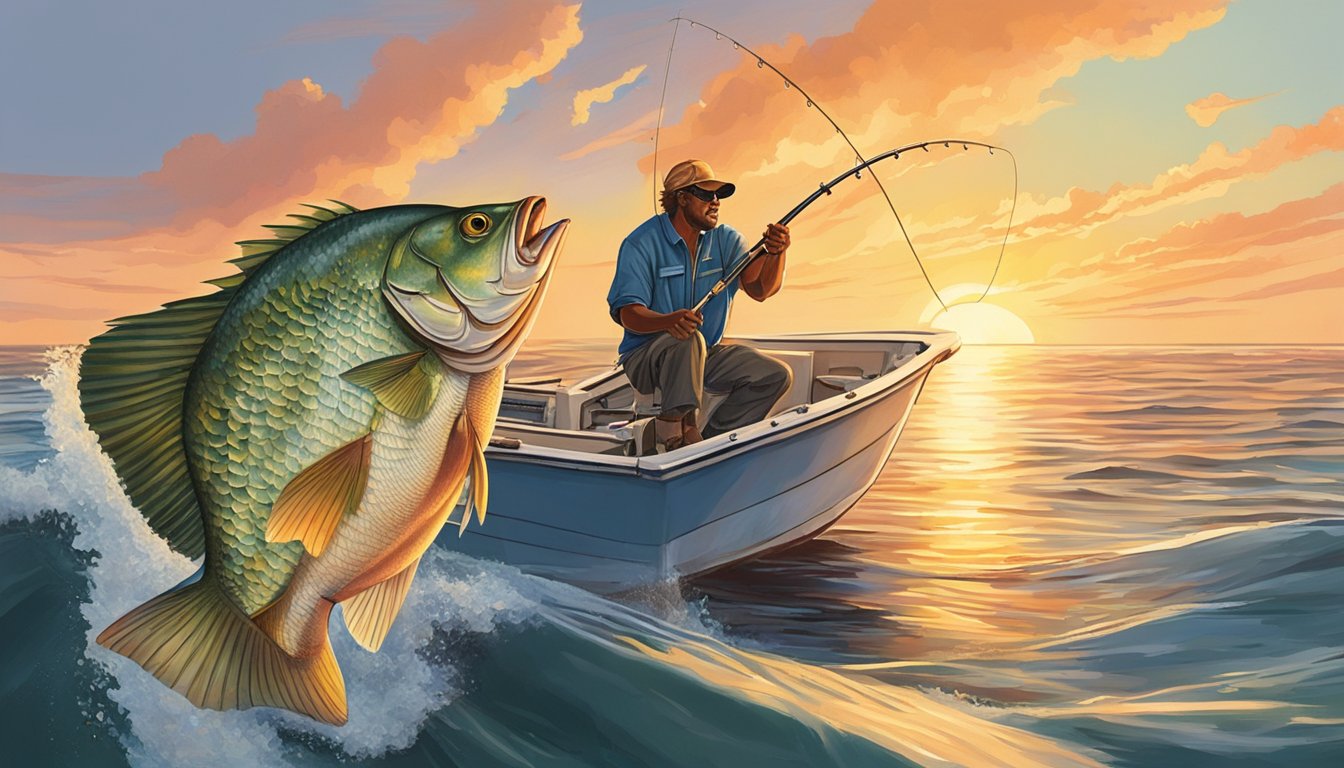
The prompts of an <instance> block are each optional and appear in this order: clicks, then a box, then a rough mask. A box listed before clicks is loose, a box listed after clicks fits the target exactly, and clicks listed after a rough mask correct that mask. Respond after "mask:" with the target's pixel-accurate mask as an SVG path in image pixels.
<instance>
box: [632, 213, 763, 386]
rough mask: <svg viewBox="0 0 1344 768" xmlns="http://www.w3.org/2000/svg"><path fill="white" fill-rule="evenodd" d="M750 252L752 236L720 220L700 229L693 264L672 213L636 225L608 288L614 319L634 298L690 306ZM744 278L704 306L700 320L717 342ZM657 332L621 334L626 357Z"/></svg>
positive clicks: (659, 307) (667, 308) (661, 308)
mask: <svg viewBox="0 0 1344 768" xmlns="http://www.w3.org/2000/svg"><path fill="white" fill-rule="evenodd" d="M746 253H747V242H746V240H745V239H743V237H742V235H741V233H739V232H738V231H737V230H735V229H733V228H732V227H730V226H727V225H726V224H720V225H719V226H717V227H714V228H713V229H711V230H708V231H705V232H701V233H700V245H699V249H698V252H697V253H696V257H695V263H694V264H691V263H690V249H689V248H687V246H686V242H685V241H683V240H682V239H681V235H679V234H677V230H676V229H675V228H674V227H673V226H672V219H671V218H669V217H668V215H667V214H665V213H660V214H658V215H657V216H654V217H653V218H651V219H649V220H648V221H645V222H644V223H643V224H640V225H639V226H638V227H636V228H635V231H633V232H631V233H630V235H629V237H627V238H625V240H624V241H623V242H622V243H621V248H620V251H619V252H618V253H617V256H616V275H615V276H614V277H613V278H612V281H611V290H609V291H608V292H607V306H608V307H609V309H610V311H611V319H612V320H615V321H616V322H617V323H618V324H619V323H620V321H621V308H622V307H626V306H629V305H631V304H642V305H644V306H646V307H648V308H649V309H651V310H653V311H654V312H659V313H662V314H667V313H668V312H675V311H676V310H678V309H690V308H691V307H693V306H695V304H696V302H698V301H700V299H701V298H703V297H704V295H705V294H706V293H709V289H710V288H713V287H714V284H715V283H716V282H718V281H719V279H720V278H722V277H723V275H724V272H725V271H731V269H732V268H733V266H734V265H735V264H737V263H738V261H739V260H740V259H742V258H744V257H745V256H746ZM740 282H741V281H740V280H734V281H733V284H732V285H730V286H728V287H727V288H725V289H724V290H723V292H722V293H720V294H719V295H718V296H715V297H714V298H713V299H711V300H710V302H709V303H708V304H706V305H705V307H704V309H703V310H701V312H702V314H703V315H704V318H705V322H704V324H703V325H701V326H700V333H701V334H702V335H703V336H704V337H705V344H706V345H708V346H711V347H712V346H714V345H715V344H718V343H719V341H720V340H721V339H723V329H724V326H725V325H727V323H728V310H729V309H730V308H731V307H732V303H733V296H734V295H735V294H736V293H737V290H738V288H739V287H740V286H739V284H740ZM655 335H656V334H645V333H635V332H634V331H631V330H630V329H629V328H626V329H625V336H624V337H623V338H622V339H621V347H620V356H621V358H622V359H624V358H625V356H626V355H627V354H629V353H630V352H631V351H632V350H634V349H636V348H638V347H639V346H640V345H642V344H644V343H645V342H648V341H651V340H653V338H654V336H655Z"/></svg>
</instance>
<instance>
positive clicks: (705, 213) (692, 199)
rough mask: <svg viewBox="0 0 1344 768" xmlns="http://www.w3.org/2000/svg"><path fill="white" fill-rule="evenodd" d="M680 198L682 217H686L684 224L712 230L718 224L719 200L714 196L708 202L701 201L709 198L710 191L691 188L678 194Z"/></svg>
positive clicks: (696, 187)
mask: <svg viewBox="0 0 1344 768" xmlns="http://www.w3.org/2000/svg"><path fill="white" fill-rule="evenodd" d="M678 195H679V196H680V197H681V201H680V205H681V210H682V213H683V215H684V216H685V217H686V223H688V224H690V225H691V226H693V227H695V228H696V229H701V230H708V229H713V228H714V227H716V226H718V224H719V198H718V195H714V196H713V197H711V198H710V199H709V200H702V199H701V198H702V197H709V196H710V190H707V189H705V188H703V187H699V186H694V185H693V186H691V187H688V188H687V189H684V190H682V191H681V192H679V193H678Z"/></svg>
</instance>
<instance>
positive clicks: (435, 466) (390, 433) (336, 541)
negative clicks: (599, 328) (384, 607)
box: [279, 371, 470, 653]
mask: <svg viewBox="0 0 1344 768" xmlns="http://www.w3.org/2000/svg"><path fill="white" fill-rule="evenodd" d="M469 382H470V378H469V377H468V376H465V375H462V374H458V373H453V372H451V371H450V372H448V373H446V374H445V376H444V383H443V386H442V388H441V390H440V391H439V397H438V399H437V400H436V401H435V404H434V407H433V408H432V409H431V410H430V412H429V413H427V414H426V415H425V416H424V418H423V419H420V420H418V421H410V420H407V419H403V418H401V417H400V416H397V415H395V414H388V415H385V416H384V417H383V418H382V419H381V420H380V424H379V427H378V429H376V430H374V432H373V448H372V458H371V460H370V465H369V480H368V487H367V488H366V490H365V492H364V498H363V500H362V501H361V502H360V505H359V509H358V510H357V511H356V512H355V514H353V515H350V516H348V517H347V518H346V519H345V520H344V521H343V522H342V523H341V527H340V528H339V529H337V531H336V535H335V536H334V537H333V538H332V540H331V542H330V543H329V544H328V545H327V548H326V550H325V551H323V553H322V556H321V557H320V558H306V559H304V560H303V565H302V567H300V568H299V569H298V571H297V572H296V573H295V576H294V580H293V581H292V582H291V583H290V584H289V588H288V590H287V595H286V597H287V598H288V600H289V603H290V605H292V606H295V607H294V608H293V609H291V610H289V611H286V613H285V619H284V623H283V625H282V630H281V634H280V638H279V642H280V643H281V646H282V647H284V648H285V650H287V651H289V652H290V653H296V652H298V650H299V649H301V648H304V647H307V646H310V645H311V644H313V643H314V642H317V641H320V640H321V639H323V638H325V636H326V625H327V616H328V611H329V610H330V606H329V604H327V603H329V601H330V599H331V596H332V595H335V594H337V593H339V592H340V591H342V590H343V589H344V588H345V587H346V586H347V585H348V584H350V583H351V582H352V581H354V580H355V578H356V577H358V576H360V575H361V574H362V573H364V571H365V570H366V569H367V568H368V567H369V564H370V563H375V562H378V561H380V560H381V559H382V558H383V557H384V556H385V555H386V554H387V553H388V551H389V550H390V549H391V548H392V547H393V545H394V544H395V543H396V540H397V538H398V537H399V536H400V535H401V534H402V532H403V531H405V530H406V529H407V528H408V527H409V526H411V525H412V524H414V523H415V522H416V521H417V520H418V519H419V518H421V517H422V516H423V514H424V510H422V506H423V504H424V502H425V501H426V499H425V495H426V492H427V491H428V490H429V487H430V485H431V484H432V483H433V481H434V479H435V476H436V474H437V472H438V471H439V466H440V463H441V457H442V455H443V446H444V445H445V444H446V443H447V442H448V435H449V433H450V432H451V431H452V429H453V423H454V422H455V421H457V418H458V416H459V415H460V414H461V413H462V407H463V405H464V403H465V400H466V394H467V387H468V384H469Z"/></svg>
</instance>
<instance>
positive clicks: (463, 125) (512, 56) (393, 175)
mask: <svg viewBox="0 0 1344 768" xmlns="http://www.w3.org/2000/svg"><path fill="white" fill-rule="evenodd" d="M582 37H583V32H582V30H581V29H580V27H579V16H578V6H576V5H558V4H555V3H550V2H536V1H535V0H517V1H515V2H508V3H490V4H481V5H480V6H479V7H478V8H477V10H476V11H475V13H474V14H473V15H472V16H471V17H470V18H467V19H464V20H461V21H460V22H458V23H456V24H455V25H454V26H452V27H451V28H448V29H444V30H442V31H439V32H437V33H434V34H431V35H429V36H428V37H427V38H425V39H424V40H423V41H422V40H418V39H415V38H412V37H401V38H396V39H393V40H391V41H389V42H388V43H387V44H385V45H384V46H383V47H382V48H381V49H380V50H379V51H378V52H377V53H376V54H375V56H374V60H373V72H372V74H371V75H370V76H369V77H368V79H367V80H366V81H365V82H364V83H363V84H362V85H361V87H360V90H359V92H358V94H357V95H356V96H355V97H354V98H353V99H352V100H351V102H350V103H349V104H348V105H346V104H345V103H343V101H342V99H341V98H340V97H339V96H336V95H333V94H330V93H327V92H326V91H325V90H324V89H323V88H322V87H321V85H320V84H319V83H316V82H314V81H313V80H312V79H310V78H301V79H296V80H291V81H289V82H287V83H285V84H283V85H281V86H280V87H278V88H276V89H274V90H272V91H269V92H267V93H266V94H265V95H264V96H263V97H262V99H261V101H260V103H259V104H258V105H257V107H256V123H255V127H254V130H253V131H252V133H251V134H250V135H247V136H243V137H241V138H238V139H234V140H229V141H225V140H223V139H221V138H219V137H218V136H215V135H212V134H198V135H195V136H190V137H188V138H186V139H185V140H183V141H182V142H181V143H179V144H178V145H177V146H176V147H174V148H172V149H171V150H169V151H168V152H167V153H166V154H165V155H164V157H163V163H162V166H161V167H160V168H159V169H158V170H156V171H153V172H149V173H145V174H142V175H140V176H139V177H136V178H111V179H100V178H61V177H44V176H24V175H14V174H7V175H6V174H0V211H3V213H2V214H0V230H3V232H4V233H5V238H6V239H7V240H8V241H10V242H9V244H7V245H0V322H3V323H4V325H5V327H6V330H5V332H4V335H5V336H6V337H7V338H11V337H12V338H28V339H31V340H33V341H59V340H62V338H63V339H64V340H69V339H70V338H72V336H71V335H69V334H71V332H72V329H75V328H78V329H81V332H79V333H78V334H77V335H75V336H73V338H83V337H86V336H88V335H90V334H93V333H96V332H97V331H98V330H99V326H98V324H96V323H91V322H89V321H88V320H89V319H88V318H87V317H86V315H87V314H88V313H72V312H71V311H70V309H71V308H76V307H104V308H108V309H111V311H110V312H108V311H100V316H101V317H103V318H106V317H109V316H112V315H115V314H126V313H129V312H132V311H144V310H146V309H149V308H152V306H153V304H151V303H149V299H150V298H153V299H158V300H161V301H166V300H170V299H173V298H178V297H180V296H181V294H182V293H183V291H192V290H206V289H203V288H195V287H192V284H194V283H196V282H199V281H201V280H205V279H209V278H211V277H217V276H220V275H221V274H223V273H225V272H227V271H228V270H227V269H225V268H223V267H221V266H220V262H221V261H222V259H224V258H228V257H230V256H231V255H234V254H232V253H231V251H233V248H232V246H229V245H226V244H228V243H231V242H232V241H234V240H237V239H239V234H238V233H239V232H240V231H242V232H245V233H249V232H252V231H256V232H257V234H258V235H262V234H263V233H262V232H261V230H260V227H261V225H262V224H265V223H272V222H271V220H272V219H282V218H283V216H282V214H283V213H285V212H288V211H290V210H298V208H299V206H298V203H299V202H301V201H305V200H313V199H317V200H321V199H325V198H329V197H335V198H340V199H344V200H347V201H348V202H350V203H353V204H355V205H357V206H360V207H367V206H371V205H378V204H383V203H387V202H394V201H397V200H400V199H401V198H402V197H403V196H404V195H405V194H406V193H407V191H408V185H409V182H410V181H411V179H412V178H413V177H414V175H415V173H416V168H417V166H419V165H420V164H422V163H431V162H435V161H439V160H443V159H446V158H449V157H452V156H453V155H454V154H456V153H457V152H458V150H459V149H460V148H461V147H462V146H463V145H464V144H466V143H468V142H470V141H472V140H473V139H474V138H475V137H476V135H477V133H478V132H479V131H480V130H481V129H483V128H485V127H486V126H488V125H490V124H491V123H493V122H494V121H495V120H496V119H497V118H498V117H499V115H500V113H501V111H502V110H503V108H504V106H505V104H506V103H507V100H508V97H509V92H510V90H512V89H515V88H518V87H520V86H521V85H523V84H525V83H526V82H528V81H529V80H532V79H535V78H538V77H540V76H542V75H545V74H547V73H549V72H550V71H551V70H552V69H553V68H554V67H555V66H556V65H557V64H559V63H560V61H562V60H563V59H564V57H565V56H566V55H567V54H568V52H569V51H570V50H571V49H572V48H573V47H574V46H576V45H577V44H578V43H579V42H580V40H581V39H582ZM408 86H411V87H408ZM246 236H248V235H247V234H244V235H243V237H246ZM72 268H73V269H74V270H75V271H77V272H78V273H79V274H81V275H83V276H85V277H86V278H87V279H85V280H83V281H77V282H74V283H71V282H66V283H61V282H57V281H54V280H51V279H47V276H48V275H57V274H63V273H64V274H69V272H68V270H70V269H72ZM63 271H64V272H63ZM132 284H139V285H145V286H161V289H159V290H156V291H149V292H146V294H145V297H146V301H144V302H139V301H137V302H135V303H133V304H132V303H129V302H128V301H127V300H126V299H125V298H124V297H122V298H121V299H118V298H116V297H115V296H114V295H113V294H116V293H125V289H124V288H123V289H118V288H116V287H115V286H125V285H132ZM20 295H43V296H48V297H50V302H51V303H50V305H49V306H48V307H47V308H46V309H42V308H40V307H39V305H36V304H32V303H31V302H20V301H18V298H19V296H20ZM11 334H12V336H11Z"/></svg>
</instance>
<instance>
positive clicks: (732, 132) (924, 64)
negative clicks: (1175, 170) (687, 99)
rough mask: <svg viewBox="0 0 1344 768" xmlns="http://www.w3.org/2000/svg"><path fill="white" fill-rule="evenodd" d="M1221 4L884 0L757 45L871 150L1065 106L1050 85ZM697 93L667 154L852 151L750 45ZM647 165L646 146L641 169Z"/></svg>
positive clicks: (744, 164) (753, 161) (718, 157)
mask: <svg viewBox="0 0 1344 768" xmlns="http://www.w3.org/2000/svg"><path fill="white" fill-rule="evenodd" d="M1225 5H1226V0H1180V1H1179V2H1174V3H1150V2H1091V3H1079V2H1073V1H1072V0H1045V1H1044V2H1038V3H1033V5H1032V9H1031V13H1030V14H1024V13H1022V10H1021V8H1020V7H1018V6H1015V5H1013V4H1011V3H978V2H962V3H947V2H935V1H934V0H923V1H922V2H905V1H901V0H882V1H879V2H876V3H874V4H873V5H872V6H871V7H870V8H869V9H868V10H867V11H866V12H865V13H864V15H863V16H862V17H861V18H860V19H859V21H858V22H857V23H856V25H855V27H854V29H853V31H851V32H847V33H844V34H841V35H837V36H834V37H828V38H821V39H818V40H817V41H815V42H814V43H812V44H810V45H807V44H805V43H804V41H803V40H802V38H801V37H796V36H795V37H792V38H790V39H789V40H788V41H786V42H785V43H784V44H782V45H778V46H762V47H760V48H759V49H757V50H758V51H759V52H760V54H761V55H762V56H764V57H765V58H766V59H768V60H769V61H770V62H771V63H773V64H775V65H776V66H778V67H779V68H780V69H781V70H783V71H785V72H788V73H790V74H791V76H792V77H793V78H794V79H795V80H797V81H798V83H799V84H800V85H801V86H802V87H803V88H804V89H806V90H807V91H808V92H809V93H810V94H811V95H812V97H813V98H814V99H815V100H816V102H817V103H818V104H820V105H822V106H823V107H824V108H825V109H826V110H827V112H828V113H830V114H831V115H832V116H833V117H834V118H835V119H836V121H837V122H838V123H839V124H840V125H841V126H843V127H844V128H845V129H846V131H847V132H848V133H849V134H850V135H851V136H852V137H853V138H854V140H855V143H856V144H857V145H858V147H859V149H860V151H862V152H865V153H873V152H876V151H879V150H881V149H886V148H888V146H887V145H888V144H889V143H890V138H889V137H891V136H900V135H910V129H911V128H912V126H916V125H917V126H918V127H919V132H920V134H921V135H924V136H937V135H958V134H959V135H964V136H966V137H968V138H975V137H983V136H988V135H991V134H993V133H994V132H995V131H996V130H998V129H999V128H1001V127H1002V126H1003V125H1005V124H1013V123H1019V124H1021V123H1030V122H1031V121H1033V120H1035V119H1036V118H1037V117H1039V116H1040V115H1041V114H1043V113H1044V112H1046V111H1048V110H1049V109H1052V108H1054V107H1055V106H1058V105H1059V103H1060V102H1059V100H1058V98H1055V97H1047V95H1046V94H1047V91H1049V90H1050V89H1051V88H1052V87H1054V86H1055V85H1057V84H1058V83H1059V82H1060V81H1061V80H1062V79H1064V78H1066V77H1069V76H1071V75H1073V74H1076V73H1077V72H1078V71H1079V69H1080V68H1081V67H1082V65H1083V64H1084V63H1086V62H1088V61H1091V60H1095V59H1099V58H1103V57H1110V58H1112V59H1126V58H1146V57H1153V56H1157V55H1159V54H1161V53H1162V52H1163V51H1165V50H1166V49H1167V48H1168V47H1169V46H1170V45H1171V44H1173V43H1175V42H1177V41H1179V40H1181V39H1183V38H1184V37H1185V36H1186V35H1187V34H1188V33H1189V32H1191V31H1193V30H1197V29H1201V28H1204V27H1207V26H1210V25H1212V24H1214V23H1216V22H1217V21H1218V20H1220V19H1221V18H1222V16H1223V14H1224V7H1225ZM696 31H697V32H699V33H700V34H707V33H705V32H704V31H703V30H696ZM725 31H731V30H725ZM700 101H701V103H700V104H696V105H692V106H691V107H689V108H688V109H687V110H686V112H685V113H684V114H683V115H682V117H681V119H680V120H679V121H678V122H677V123H676V124H674V125H667V126H665V128H664V131H663V134H664V136H663V141H664V143H665V145H666V147H667V149H668V151H669V152H670V153H671V154H674V155H678V156H681V155H685V156H708V155H711V154H712V155H713V156H714V157H715V161H714V166H715V169H716V170H717V169H718V168H719V166H720V165H722V166H723V167H724V169H725V171H726V172H731V173H733V174H734V175H737V176H741V175H742V174H744V173H747V172H750V171H753V170H756V169H757V168H758V167H760V166H761V165H762V164H763V163H764V162H765V161H767V160H771V159H774V158H776V157H777V153H778V149H779V148H780V147H781V146H786V145H788V144H792V145H795V146H797V147H802V148H805V149H806V150H807V151H798V152H794V153H793V155H794V156H795V157H798V158H804V157H805V158H807V159H808V162H809V163H811V164H813V165H815V164H816V163H818V162H821V161H822V160H823V159H824V158H823V157H822V156H823V155H828V156H830V159H831V162H833V163H839V162H847V161H848V160H849V155H850V154H852V153H851V152H850V150H849V149H848V148H847V147H845V146H844V145H843V143H837V142H834V141H831V138H832V131H831V129H829V128H828V127H827V126H826V124H825V122H824V121H822V120H821V119H820V118H819V117H815V116H812V115H809V113H808V112H806V108H805V106H804V105H803V103H802V101H803V100H802V98H801V97H800V96H799V94H798V93H796V92H794V91H791V90H786V89H785V88H784V87H783V84H782V83H781V82H780V80H779V78H778V77H777V76H775V75H774V74H772V73H770V72H769V71H768V70H765V71H763V70H761V69H759V68H758V67H757V66H756V64H755V62H754V61H751V60H750V59H749V58H748V57H745V56H744V57H743V61H742V62H741V63H740V65H739V66H737V67H736V68H734V69H733V70H731V71H728V72H724V73H722V74H721V75H720V76H719V77H717V78H715V79H714V80H713V81H712V82H711V83H709V85H708V86H706V87H705V89H704V90H703V92H702V95H701V99H700ZM710 150H712V152H711V151H710ZM800 162H801V160H800ZM650 164H651V159H647V158H646V160H645V162H644V165H643V167H644V168H645V170H646V171H647V169H648V167H649V165H650ZM785 170H786V169H783V168H781V169H779V171H781V172H783V171H785Z"/></svg>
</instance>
